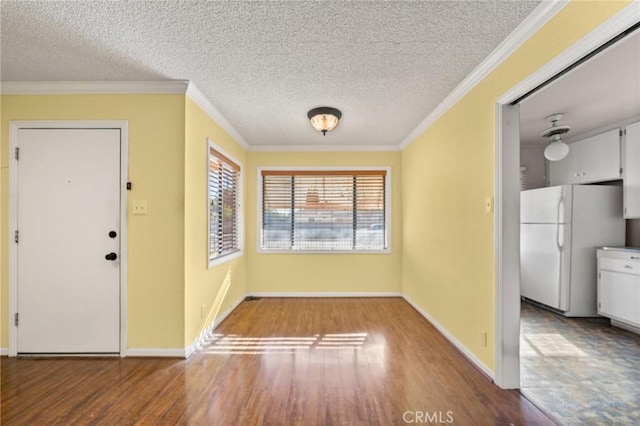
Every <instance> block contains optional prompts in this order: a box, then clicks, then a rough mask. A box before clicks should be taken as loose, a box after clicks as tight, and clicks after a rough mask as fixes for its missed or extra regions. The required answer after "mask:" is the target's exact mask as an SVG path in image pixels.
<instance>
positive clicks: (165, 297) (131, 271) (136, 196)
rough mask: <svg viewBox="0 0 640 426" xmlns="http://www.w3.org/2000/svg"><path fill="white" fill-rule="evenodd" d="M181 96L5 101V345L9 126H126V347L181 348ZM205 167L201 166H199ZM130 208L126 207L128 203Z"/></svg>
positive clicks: (5, 98) (4, 323)
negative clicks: (141, 207) (134, 206)
mask: <svg viewBox="0 0 640 426" xmlns="http://www.w3.org/2000/svg"><path fill="white" fill-rule="evenodd" d="M184 99H185V96H184V95H64V96H58V95H46V96H6V95H5V96H2V99H1V106H2V163H1V164H2V188H1V189H2V235H3V238H2V252H1V256H0V259H1V262H2V277H1V278H2V280H1V291H2V293H1V295H2V320H1V323H2V328H1V329H0V332H1V334H2V336H1V337H2V339H1V340H0V347H3V348H6V347H8V327H7V323H8V321H6V319H7V318H6V315H7V312H8V311H7V288H8V268H7V266H8V265H7V261H8V260H7V244H8V240H9V239H8V238H7V237H6V236H7V235H8V234H7V231H8V230H7V226H8V225H7V212H8V210H7V201H8V198H7V197H8V191H7V189H8V182H7V173H8V164H9V162H8V146H9V121H11V120H127V121H128V122H129V180H130V181H131V182H133V190H132V191H130V192H129V194H128V196H129V197H128V198H129V202H131V200H147V201H148V206H149V214H148V215H147V216H132V215H131V214H129V215H128V222H129V225H128V231H129V238H128V246H129V262H128V312H127V314H128V315H127V317H128V347H130V348H183V347H184V341H185V337H184V333H185V330H184V291H183V286H184V276H185V273H184V262H183V260H184V209H183V208H182V206H183V205H184V195H185V194H184V188H185V185H184V184H185V182H184V179H185V177H184V175H185V174H184V167H185V159H184V156H185V151H184V136H185V128H184V116H185V111H184V110H185V101H184ZM203 167H204V166H203ZM129 205H131V204H129Z"/></svg>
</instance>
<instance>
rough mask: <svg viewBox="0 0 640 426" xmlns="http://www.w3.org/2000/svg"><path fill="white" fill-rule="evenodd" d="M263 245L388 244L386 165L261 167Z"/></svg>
mask: <svg viewBox="0 0 640 426" xmlns="http://www.w3.org/2000/svg"><path fill="white" fill-rule="evenodd" d="M261 176H262V233H261V248H262V249H263V250H309V251H325V250H329V251H331V250H344V251H349V250H358V251H367V250H371V251H380V250H386V249H387V229H388V223H387V221H388V219H387V218H388V211H387V197H388V196H389V194H387V179H388V176H387V170H349V171H347V170H327V171H324V170H323V171H317V170H298V171H288V170H287V171H283V170H262V171H261Z"/></svg>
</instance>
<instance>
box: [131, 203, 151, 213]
mask: <svg viewBox="0 0 640 426" xmlns="http://www.w3.org/2000/svg"><path fill="white" fill-rule="evenodd" d="M132 208H133V211H132V214H141V215H146V214H147V200H133V203H132Z"/></svg>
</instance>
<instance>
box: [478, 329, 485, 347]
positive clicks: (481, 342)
mask: <svg viewBox="0 0 640 426" xmlns="http://www.w3.org/2000/svg"><path fill="white" fill-rule="evenodd" d="M480 344H481V345H482V347H484V348H486V347H487V332H486V331H484V330H480Z"/></svg>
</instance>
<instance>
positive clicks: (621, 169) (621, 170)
mask: <svg viewBox="0 0 640 426" xmlns="http://www.w3.org/2000/svg"><path fill="white" fill-rule="evenodd" d="M623 171H624V169H623V168H622V167H620V176H622V172H623Z"/></svg>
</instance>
